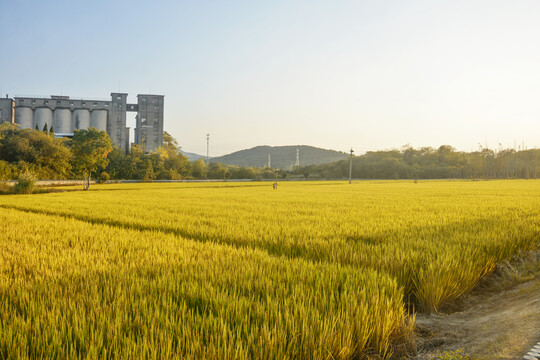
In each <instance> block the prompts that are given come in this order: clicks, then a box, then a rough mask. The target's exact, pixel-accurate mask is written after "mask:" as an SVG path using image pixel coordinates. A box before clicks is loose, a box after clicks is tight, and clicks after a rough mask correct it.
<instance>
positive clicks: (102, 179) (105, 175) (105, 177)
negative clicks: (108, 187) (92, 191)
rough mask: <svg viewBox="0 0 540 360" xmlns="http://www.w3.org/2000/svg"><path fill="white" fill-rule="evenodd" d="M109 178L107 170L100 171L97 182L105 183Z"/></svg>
mask: <svg viewBox="0 0 540 360" xmlns="http://www.w3.org/2000/svg"><path fill="white" fill-rule="evenodd" d="M109 180H111V176H110V175H109V173H108V172H106V171H102V172H101V174H99V183H100V184H105V183H106V182H107V181H109Z"/></svg>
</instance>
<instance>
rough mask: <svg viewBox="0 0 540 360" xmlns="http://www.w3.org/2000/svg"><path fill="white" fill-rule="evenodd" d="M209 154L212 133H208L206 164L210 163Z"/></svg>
mask: <svg viewBox="0 0 540 360" xmlns="http://www.w3.org/2000/svg"><path fill="white" fill-rule="evenodd" d="M209 155H210V134H206V165H208V164H209V163H210V162H209V159H210V158H209Z"/></svg>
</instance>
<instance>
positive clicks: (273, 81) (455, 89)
mask: <svg viewBox="0 0 540 360" xmlns="http://www.w3.org/2000/svg"><path fill="white" fill-rule="evenodd" d="M0 34H1V36H2V40H1V46H0V52H1V54H0V91H1V92H2V93H3V94H5V93H9V94H10V95H11V96H13V95H45V96H47V95H51V94H59V93H62V94H64V95H70V96H73V97H91V98H92V97H93V98H108V97H109V93H110V92H111V91H118V90H119V89H120V90H121V91H122V92H127V93H129V94H130V96H129V97H128V101H131V102H135V101H136V94H137V93H148V92H150V90H151V91H152V93H157V94H163V95H165V129H166V130H167V131H169V132H170V133H172V134H173V136H175V137H176V138H177V139H178V140H179V142H180V145H181V146H182V147H183V148H184V150H186V151H192V152H198V153H205V152H206V133H210V134H211V135H210V136H211V155H220V154H225V153H229V152H232V151H235V150H240V149H244V148H248V147H252V146H256V145H289V144H290V145H295V144H306V145H314V146H319V147H324V148H331V149H336V150H343V151H347V150H348V149H349V148H350V147H353V148H354V149H355V150H356V151H357V153H361V152H364V151H367V150H377V149H388V148H399V147H401V146H402V145H405V144H410V145H413V146H437V147H438V146H439V145H442V144H449V145H452V146H454V147H456V148H458V149H460V150H467V151H468V150H471V149H473V148H477V147H478V143H482V145H484V144H485V143H486V141H487V143H488V145H489V146H490V147H496V146H498V143H502V144H503V146H514V142H517V143H518V144H522V143H523V142H525V145H526V146H528V147H529V148H532V147H540V1H538V0H529V1H525V0H512V1H508V0H505V1H498V0H486V1H475V0H467V1H459V0H457V1H442V0H441V1H435V0H426V1H359V0H355V1H338V0H328V1H317V0H309V1H307V0H306V1H292V0H286V1H281V0H278V1H234V0H233V1H114V0H107V1H104V0H98V1H54V0H51V1H42V0H41V1H30V0H9V1H8V0H0ZM4 96H5V95H4ZM131 125H133V124H131Z"/></svg>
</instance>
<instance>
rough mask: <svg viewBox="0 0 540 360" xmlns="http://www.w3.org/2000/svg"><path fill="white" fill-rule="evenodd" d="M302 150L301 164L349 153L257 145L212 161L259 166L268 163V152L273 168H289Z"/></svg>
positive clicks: (319, 161)
mask: <svg viewBox="0 0 540 360" xmlns="http://www.w3.org/2000/svg"><path fill="white" fill-rule="evenodd" d="M297 149H298V150H299V151H300V165H301V166H306V165H318V164H326V163H331V162H335V161H339V160H343V159H345V158H347V154H346V153H344V152H340V151H335V150H326V149H320V148H316V147H313V146H306V145H288V146H256V147H254V148H251V149H247V150H240V151H236V152H233V153H232V154H228V155H223V156H220V157H214V158H212V159H211V160H210V162H211V163H223V164H229V165H237V166H258V167H264V166H266V165H268V154H270V160H271V166H272V167H273V168H282V169H288V168H291V167H292V166H294V165H295V164H296V150H297Z"/></svg>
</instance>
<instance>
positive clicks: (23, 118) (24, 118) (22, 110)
mask: <svg viewBox="0 0 540 360" xmlns="http://www.w3.org/2000/svg"><path fill="white" fill-rule="evenodd" d="M15 123H16V124H19V125H20V127H21V129H32V128H33V127H34V126H33V125H34V112H33V111H32V109H30V108H27V107H20V106H18V107H16V108H15Z"/></svg>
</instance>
